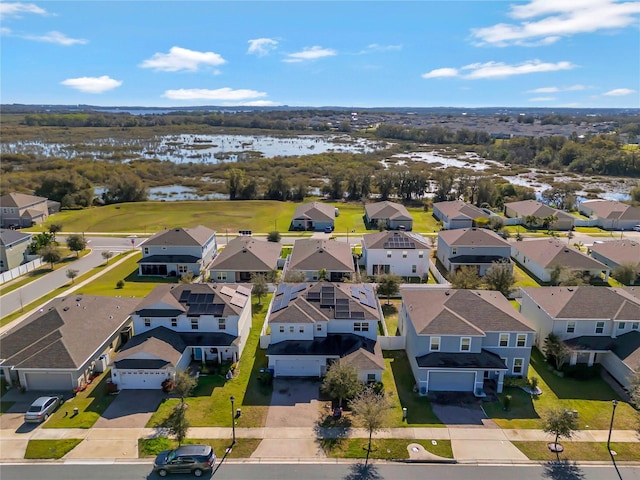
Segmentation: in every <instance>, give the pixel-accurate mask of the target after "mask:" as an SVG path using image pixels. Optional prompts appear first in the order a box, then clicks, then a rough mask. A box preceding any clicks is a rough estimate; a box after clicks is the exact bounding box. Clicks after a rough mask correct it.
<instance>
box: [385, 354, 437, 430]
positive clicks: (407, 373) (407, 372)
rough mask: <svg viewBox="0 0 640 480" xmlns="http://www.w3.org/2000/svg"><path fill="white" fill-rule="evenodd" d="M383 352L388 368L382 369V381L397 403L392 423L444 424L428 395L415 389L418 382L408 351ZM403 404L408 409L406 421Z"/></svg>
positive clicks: (396, 425)
mask: <svg viewBox="0 0 640 480" xmlns="http://www.w3.org/2000/svg"><path fill="white" fill-rule="evenodd" d="M383 355H384V363H385V370H384V371H383V372H382V383H383V384H384V389H385V391H386V392H387V394H388V395H389V398H390V399H391V404H392V405H393V408H392V411H391V413H390V417H389V418H390V425H389V426H390V427H443V426H444V425H442V423H441V422H440V420H439V419H438V417H436V416H435V415H434V413H433V411H432V410H431V404H430V403H429V401H428V400H427V399H426V397H421V396H420V395H418V393H417V392H414V391H413V386H414V385H415V383H416V382H415V379H414V378H413V374H412V373H411V368H410V367H409V361H408V360H407V355H406V353H405V352H404V351H402V350H387V351H385V352H383ZM403 407H405V408H406V409H407V419H406V421H403V420H402V408H403Z"/></svg>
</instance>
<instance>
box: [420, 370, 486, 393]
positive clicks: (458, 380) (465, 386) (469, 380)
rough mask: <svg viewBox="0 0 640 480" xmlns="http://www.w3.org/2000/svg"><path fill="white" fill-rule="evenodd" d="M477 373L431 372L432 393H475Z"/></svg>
mask: <svg viewBox="0 0 640 480" xmlns="http://www.w3.org/2000/svg"><path fill="white" fill-rule="evenodd" d="M475 381H476V374H475V372H431V373H430V374H429V391H430V392H473V387H474V386H475Z"/></svg>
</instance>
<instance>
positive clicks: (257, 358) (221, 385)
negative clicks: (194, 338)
mask: <svg viewBox="0 0 640 480" xmlns="http://www.w3.org/2000/svg"><path fill="white" fill-rule="evenodd" d="M270 301H271V296H270V295H267V296H265V297H263V298H262V304H261V305H258V303H257V300H256V299H254V300H253V305H252V307H253V320H252V327H251V333H250V334H249V338H248V339H247V344H246V346H245V349H244V351H243V352H242V356H241V357H240V362H239V364H238V365H239V366H238V372H237V374H236V377H235V378H233V379H232V380H230V381H227V380H226V379H225V378H224V377H222V376H211V377H209V376H206V377H201V379H200V385H199V386H198V387H197V388H196V389H195V390H194V392H193V395H192V396H191V397H189V398H188V399H187V403H188V404H189V408H188V409H187V419H188V420H189V422H190V424H191V426H193V427H209V426H216V427H231V402H230V397H231V396H232V395H233V396H234V397H235V407H236V408H241V409H242V415H241V416H240V417H239V418H238V419H237V420H236V426H238V427H262V426H264V424H265V420H266V418H267V411H268V408H269V403H270V401H271V387H270V386H265V385H262V384H261V383H260V382H259V380H258V375H259V370H260V368H266V367H267V358H266V355H265V353H266V351H265V350H262V349H260V348H259V344H260V329H261V328H262V323H263V321H264V317H265V315H266V312H267V308H268V305H269V302H270ZM178 401H179V400H177V399H168V400H165V401H163V402H162V403H161V404H160V407H159V408H158V411H157V412H156V413H155V414H154V415H153V416H152V417H151V419H150V420H149V422H148V423H147V426H148V427H154V426H156V425H157V424H158V423H161V422H162V421H163V420H164V419H165V418H167V416H168V415H169V413H170V412H171V410H172V409H173V407H174V406H175V405H176V404H177V402H178Z"/></svg>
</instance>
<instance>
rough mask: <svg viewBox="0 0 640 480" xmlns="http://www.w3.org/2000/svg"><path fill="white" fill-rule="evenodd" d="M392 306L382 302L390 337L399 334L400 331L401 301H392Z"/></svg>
mask: <svg viewBox="0 0 640 480" xmlns="http://www.w3.org/2000/svg"><path fill="white" fill-rule="evenodd" d="M390 303H391V305H387V301H386V300H384V301H383V302H382V313H383V314H384V322H385V323H386V324H387V330H388V331H389V335H390V336H392V337H393V336H394V335H396V334H397V330H398V310H399V309H400V305H401V304H402V301H401V300H390Z"/></svg>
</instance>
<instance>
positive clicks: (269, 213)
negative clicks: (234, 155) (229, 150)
mask: <svg viewBox="0 0 640 480" xmlns="http://www.w3.org/2000/svg"><path fill="white" fill-rule="evenodd" d="M311 200H312V199H309V201H311ZM327 203H329V204H330V205H333V206H334V207H337V208H338V209H339V213H340V214H339V216H338V217H337V218H336V222H335V232H336V234H340V235H342V234H345V235H346V234H347V233H351V232H353V231H355V232H358V233H363V232H365V231H366V230H365V226H364V221H363V215H364V208H363V206H362V204H361V203H342V202H327ZM298 205H299V204H298V203H293V202H277V201H272V200H243V201H233V202H232V201H229V200H216V201H181V202H138V203H122V204H118V205H108V206H104V207H92V208H88V209H84V210H67V211H63V212H60V213H56V214H55V215H52V216H50V217H49V223H61V224H62V225H63V231H64V232H86V233H91V232H105V233H113V232H123V233H137V234H151V233H154V232H158V231H161V230H164V229H166V228H173V227H194V226H196V225H205V226H207V227H209V228H212V229H214V230H216V231H217V232H218V233H219V234H222V233H224V232H225V231H227V230H228V231H229V232H230V233H234V234H235V233H236V232H237V231H238V230H245V229H246V230H252V231H254V232H259V233H267V232H270V231H272V230H278V231H280V232H287V231H288V229H289V225H290V224H291V218H292V216H293V212H294V210H295V208H296V207H297V206H298ZM408 210H409V212H410V213H411V215H412V216H413V217H414V231H416V232H435V231H438V230H440V228H439V227H438V224H437V222H436V220H435V219H434V218H433V216H432V215H431V213H427V212H425V211H424V210H423V209H422V208H408Z"/></svg>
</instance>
